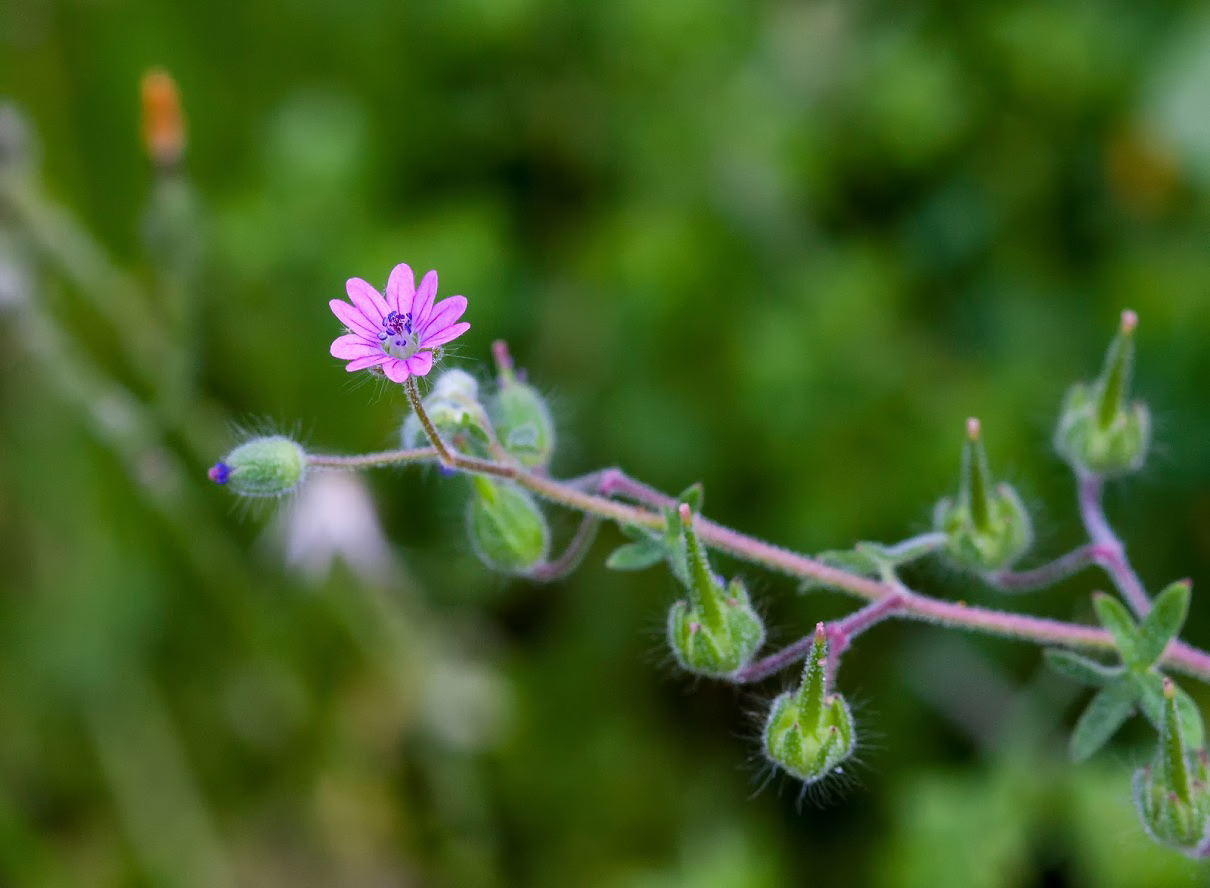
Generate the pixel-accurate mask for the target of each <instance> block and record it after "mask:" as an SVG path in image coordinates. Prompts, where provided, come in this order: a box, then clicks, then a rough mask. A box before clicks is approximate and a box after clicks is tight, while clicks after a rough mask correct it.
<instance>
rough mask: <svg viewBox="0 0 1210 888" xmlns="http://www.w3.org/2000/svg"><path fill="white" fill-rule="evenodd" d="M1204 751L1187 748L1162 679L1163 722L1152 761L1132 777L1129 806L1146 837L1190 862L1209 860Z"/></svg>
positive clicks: (1171, 693) (1209, 799) (1171, 689)
mask: <svg viewBox="0 0 1210 888" xmlns="http://www.w3.org/2000/svg"><path fill="white" fill-rule="evenodd" d="M1207 764H1208V760H1207V756H1206V750H1205V749H1199V750H1196V751H1192V750H1189V749H1187V748H1186V745H1185V740H1184V737H1183V736H1182V733H1181V727H1180V719H1179V717H1178V714H1177V706H1176V686H1175V685H1174V684H1173V683H1172V679H1170V678H1168V677H1165V678H1164V720H1163V723H1162V724H1161V726H1160V739H1159V745H1158V746H1157V747H1156V752H1155V759H1154V760H1153V761H1152V763H1151V764H1150V765H1148V766H1146V767H1144V768H1140V769H1139V770H1138V771H1136V772H1135V774H1134V780H1133V782H1132V788H1133V790H1134V803H1135V807H1136V808H1137V809H1138V812H1139V817H1140V818H1141V819H1142V821H1143V827H1144V829H1146V830H1147V834H1148V835H1150V836H1151V838H1153V839H1154V840H1155V841H1157V842H1159V843H1160V844H1162V845H1167V846H1168V847H1170V848H1174V849H1176V850H1177V851H1180V852H1182V853H1184V854H1187V855H1189V856H1190V857H1206V856H1208V855H1210V789H1208V786H1207V784H1208V781H1207Z"/></svg>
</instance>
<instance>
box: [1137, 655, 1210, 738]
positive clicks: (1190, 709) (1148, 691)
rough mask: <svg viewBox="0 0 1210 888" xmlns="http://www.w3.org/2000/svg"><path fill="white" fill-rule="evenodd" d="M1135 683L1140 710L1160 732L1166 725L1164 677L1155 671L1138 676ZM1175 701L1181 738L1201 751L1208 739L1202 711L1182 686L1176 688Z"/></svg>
mask: <svg viewBox="0 0 1210 888" xmlns="http://www.w3.org/2000/svg"><path fill="white" fill-rule="evenodd" d="M1134 682H1135V686H1136V687H1137V688H1138V690H1139V708H1140V709H1142V710H1143V714H1144V715H1145V716H1147V721H1149V722H1151V724H1152V725H1153V726H1154V727H1155V729H1156V730H1157V731H1158V730H1159V729H1160V726H1161V725H1162V724H1163V723H1164V676H1163V675H1162V674H1160V673H1159V672H1156V671H1155V670H1154V669H1153V670H1150V671H1148V672H1145V673H1143V674H1142V675H1137V674H1136V675H1135V676H1134ZM1175 700H1176V716H1177V718H1178V719H1180V722H1181V736H1182V737H1184V738H1185V743H1186V744H1187V745H1189V746H1191V747H1193V748H1194V749H1200V748H1201V746H1202V744H1203V742H1204V741H1205V737H1206V729H1205V725H1204V724H1203V723H1202V713H1201V710H1199V709H1198V708H1197V704H1196V703H1194V702H1193V698H1192V697H1190V696H1189V694H1188V693H1187V692H1186V691H1185V689H1184V688H1182V687H1181V686H1180V685H1177V686H1176V697H1175Z"/></svg>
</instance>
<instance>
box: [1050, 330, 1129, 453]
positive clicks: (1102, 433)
mask: <svg viewBox="0 0 1210 888" xmlns="http://www.w3.org/2000/svg"><path fill="white" fill-rule="evenodd" d="M1138 322H1139V319H1138V315H1136V314H1135V313H1134V312H1133V311H1124V312H1122V322H1121V326H1120V327H1119V329H1118V335H1117V336H1116V337H1114V340H1113V342H1112V343H1110V346H1109V352H1108V354H1106V356H1105V366H1104V368H1103V369H1102V370H1101V375H1100V377H1098V378H1097V379H1096V381H1095V382H1092V383H1083V382H1077V383H1076V384H1075V385H1073V386H1072V387H1071V388H1070V389H1068V390H1067V396H1066V397H1065V398H1064V400H1063V410H1062V413H1061V414H1060V417H1059V427H1058V430H1057V431H1056V432H1055V449H1056V450H1058V451H1059V454H1060V455H1061V456H1062V457H1063V458H1064V459H1065V460H1066V461H1067V462H1068V463H1070V464H1071V466H1072V468H1074V469H1075V470H1076V471H1077V472H1086V473H1090V474H1094V475H1102V476H1111V475H1121V474H1126V473H1128V472H1135V471H1138V469H1140V468H1141V467H1142V465H1143V461H1144V460H1145V459H1146V457H1147V447H1148V445H1149V443H1150V440H1151V414H1150V413H1149V412H1148V410H1147V405H1146V404H1144V403H1143V402H1142V401H1133V402H1131V401H1130V400H1129V398H1130V377H1131V371H1132V370H1133V365H1134V330H1135V328H1136V327H1137V326H1138Z"/></svg>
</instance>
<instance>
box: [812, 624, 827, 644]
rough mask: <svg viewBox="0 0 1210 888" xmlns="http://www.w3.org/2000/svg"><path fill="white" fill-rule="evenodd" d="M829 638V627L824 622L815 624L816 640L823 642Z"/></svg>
mask: <svg viewBox="0 0 1210 888" xmlns="http://www.w3.org/2000/svg"><path fill="white" fill-rule="evenodd" d="M827 638H828V630H827V627H825V626H824V624H823V623H816V624H815V640H816V641H817V642H819V643H820V644H823V643H824V642H825V641H827Z"/></svg>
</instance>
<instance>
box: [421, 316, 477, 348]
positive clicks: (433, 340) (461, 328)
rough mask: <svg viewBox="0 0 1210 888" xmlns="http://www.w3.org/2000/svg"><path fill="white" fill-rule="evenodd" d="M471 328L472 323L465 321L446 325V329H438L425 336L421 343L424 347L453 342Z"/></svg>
mask: <svg viewBox="0 0 1210 888" xmlns="http://www.w3.org/2000/svg"><path fill="white" fill-rule="evenodd" d="M470 328H471V325H470V324H468V323H466V322H465V321H463V322H462V323H461V324H454V325H453V326H450V327H446V328H445V329H444V330H438V331H437V332H436V333H434V334H433V335H431V336H427V337H425V340H424V341H423V342H422V343H420V345H421V346H422V347H423V348H436V347H437V346H439V345H445V344H446V343H447V342H453V341H454V340H455V339H457V338H458V337H459V336H461V335H462V334H463V333H465V332H466V331H467V330H469V329H470Z"/></svg>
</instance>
